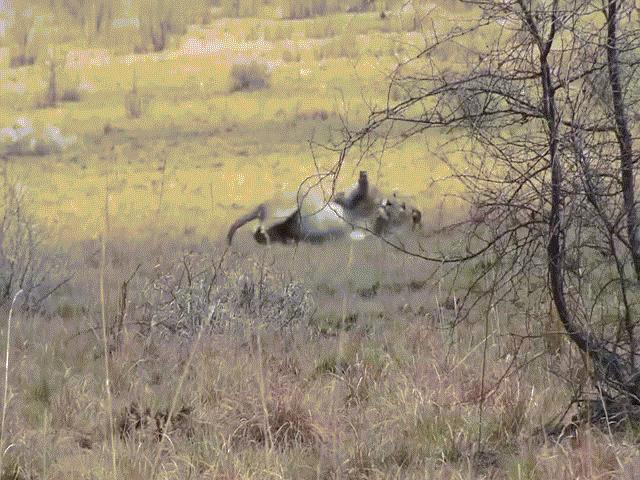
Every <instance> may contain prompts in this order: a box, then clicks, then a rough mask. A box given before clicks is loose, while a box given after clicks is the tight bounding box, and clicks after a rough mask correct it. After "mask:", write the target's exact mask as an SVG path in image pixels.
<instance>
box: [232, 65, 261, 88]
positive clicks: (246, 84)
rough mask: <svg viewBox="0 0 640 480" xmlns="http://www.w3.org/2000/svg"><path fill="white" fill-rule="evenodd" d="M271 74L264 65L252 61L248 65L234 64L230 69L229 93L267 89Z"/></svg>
mask: <svg viewBox="0 0 640 480" xmlns="http://www.w3.org/2000/svg"><path fill="white" fill-rule="evenodd" d="M270 79H271V72H269V69H268V67H267V66H266V65H264V64H262V63H258V62H257V61H256V60H252V61H251V62H248V63H234V64H233V66H232V67H231V91H232V92H242V91H251V90H259V89H261V88H268V87H269V85H270Z"/></svg>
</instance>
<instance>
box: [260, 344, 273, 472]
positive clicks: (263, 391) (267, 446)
mask: <svg viewBox="0 0 640 480" xmlns="http://www.w3.org/2000/svg"><path fill="white" fill-rule="evenodd" d="M257 344H258V361H259V364H258V366H259V369H260V371H259V372H258V387H259V388H260V402H261V403H262V413H263V415H264V428H265V430H266V431H267V438H268V439H269V441H268V442H267V441H265V442H264V455H265V462H266V461H268V460H269V452H270V451H271V449H272V448H273V434H272V432H271V425H270V424H269V408H268V407H267V382H266V378H265V373H264V362H263V354H262V340H261V338H260V333H259V332H258V338H257Z"/></svg>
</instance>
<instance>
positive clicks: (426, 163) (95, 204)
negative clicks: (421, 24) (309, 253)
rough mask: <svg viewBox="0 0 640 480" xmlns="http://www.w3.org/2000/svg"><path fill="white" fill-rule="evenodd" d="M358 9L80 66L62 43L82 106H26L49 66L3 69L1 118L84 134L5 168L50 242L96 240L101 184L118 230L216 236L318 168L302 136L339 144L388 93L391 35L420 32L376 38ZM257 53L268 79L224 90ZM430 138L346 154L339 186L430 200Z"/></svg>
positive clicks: (226, 23)
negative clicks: (54, 231)
mask: <svg viewBox="0 0 640 480" xmlns="http://www.w3.org/2000/svg"><path fill="white" fill-rule="evenodd" d="M361 17H362V18H360V17H357V16H355V17H354V16H353V15H351V16H348V17H344V18H343V17H336V18H333V17H330V18H320V19H313V20H308V21H281V24H278V25H277V26H275V24H276V22H275V21H266V20H263V21H258V20H255V19H240V20H233V19H229V20H217V21H215V23H214V24H212V25H208V26H198V27H194V28H192V29H191V30H190V32H189V33H188V34H187V35H186V36H185V37H184V38H182V39H181V40H180V46H178V47H177V49H176V50H172V51H167V52H164V53H159V54H149V55H116V54H112V53H109V52H108V51H106V50H100V49H98V50H94V51H93V53H92V54H90V55H85V57H83V58H84V59H85V61H84V62H78V61H75V62H74V61H73V59H74V58H75V57H74V54H73V52H74V51H75V50H74V49H72V48H70V47H67V48H66V50H69V51H71V53H67V54H66V56H65V55H62V54H59V56H60V58H63V59H66V64H67V65H66V66H65V67H64V68H61V69H60V72H59V74H58V77H59V78H58V83H59V84H60V85H62V88H64V86H65V85H70V86H72V87H73V88H76V89H78V88H79V89H80V97H81V100H80V101H79V102H69V103H59V104H58V105H57V106H56V107H54V108H41V109H36V108H34V105H36V104H37V103H38V101H39V100H41V99H42V97H43V96H44V92H45V91H46V89H47V78H48V69H47V68H46V66H45V65H35V66H32V67H23V68H20V69H17V70H14V69H11V70H9V69H3V70H2V79H1V82H0V118H2V119H3V125H2V126H10V125H12V123H13V121H15V119H17V118H20V117H27V118H29V119H31V120H32V121H33V122H34V126H35V128H36V129H38V128H42V127H43V126H45V125H48V124H52V125H55V126H58V127H59V128H60V129H61V130H62V132H63V133H64V134H73V135H77V136H78V137H79V139H80V142H79V144H78V145H77V146H76V147H74V148H72V149H70V150H68V151H66V152H64V153H62V154H54V155H49V156H45V157H29V156H22V157H11V158H9V159H8V160H7V162H6V165H7V168H8V170H9V175H10V176H11V177H15V179H16V180H17V181H19V182H20V183H22V184H24V185H25V186H26V187H28V189H29V195H30V197H31V198H32V201H33V206H34V210H35V212H36V214H37V216H38V217H39V218H40V219H41V220H43V221H45V222H46V223H47V224H49V225H50V226H53V227H56V228H59V237H58V238H59V240H64V239H67V240H68V239H74V240H77V239H82V238H84V237H86V236H87V235H89V236H91V235H92V234H93V235H95V233H96V231H97V229H98V227H99V225H100V222H101V221H100V218H101V216H102V215H101V211H102V208H103V205H104V197H105V195H106V190H107V189H108V190H109V194H110V201H111V202H112V203H111V204H110V207H111V209H112V214H113V221H114V222H116V224H118V225H121V226H128V227H134V230H135V227H136V226H142V227H143V228H146V225H145V223H149V222H150V223H156V222H157V220H158V218H157V213H158V211H159V212H160V213H161V215H162V217H163V220H164V221H166V222H167V224H168V225H173V226H174V227H175V228H176V229H177V230H181V229H183V228H186V229H188V230H194V229H196V230H198V231H199V232H200V233H206V234H207V235H208V236H211V232H212V231H213V232H215V231H220V230H221V228H222V227H224V226H225V225H226V224H228V223H229V220H230V219H231V218H232V217H233V216H235V215H237V213H238V211H239V210H241V209H247V208H248V207H249V206H251V205H253V204H255V203H257V202H259V201H261V200H264V199H267V198H269V197H270V196H272V195H273V194H274V192H277V191H280V190H291V189H294V188H296V186H297V184H298V183H299V182H300V181H301V180H303V179H304V178H305V177H307V176H309V175H312V174H314V173H315V172H316V167H315V165H314V158H313V156H314V155H313V154H312V151H311V149H310V147H309V141H310V140H312V139H313V140H314V141H316V142H318V143H320V144H323V143H326V142H327V141H329V140H330V139H331V138H336V139H339V138H340V137H339V135H340V128H341V127H342V118H343V117H344V116H346V115H348V117H347V118H348V120H349V121H350V122H351V124H352V125H357V124H358V123H360V122H362V121H363V120H364V119H365V118H366V115H367V112H368V108H367V104H366V103H365V102H369V103H370V104H377V105H382V104H383V102H384V101H385V99H386V91H385V90H384V89H380V88H378V87H379V86H380V85H381V84H382V83H383V82H384V79H385V76H386V74H387V73H388V72H389V71H390V69H391V68H392V67H393V66H394V65H395V62H396V60H395V57H394V55H398V51H400V52H402V51H403V49H404V50H407V47H403V46H400V47H399V46H398V45H401V43H400V42H399V39H401V37H402V35H407V36H409V37H415V38H416V40H413V41H414V42H417V43H418V44H419V43H420V42H419V41H418V39H419V38H420V35H419V34H418V33H417V32H408V33H406V34H402V33H398V32H390V33H388V32H381V31H379V30H375V29H374V28H375V27H376V26H377V27H380V25H378V24H380V23H382V22H383V21H382V20H380V19H379V18H378V17H377V16H373V17H372V16H371V15H370V14H366V15H362V16H361ZM399 21H400V20H398V22H399ZM326 25H331V26H332V27H331V30H329V31H327V32H324V33H322V32H321V33H322V34H323V35H324V34H327V35H333V36H332V37H331V38H320V39H319V38H310V37H309V32H311V31H315V30H317V29H319V30H322V31H323V28H325V27H326ZM356 26H357V28H355V27H356ZM274 28H282V29H284V32H285V33H284V34H283V35H285V34H286V36H285V38H282V39H274V41H272V42H270V41H267V40H260V39H262V38H269V35H270V34H269V30H270V29H274ZM369 28H371V29H373V30H372V31H371V32H369V34H367V29H369ZM252 32H253V33H252ZM321 33H316V35H320V34H321ZM276 37H277V35H276ZM420 41H422V42H423V43H424V41H423V40H420ZM408 53H409V52H408V51H407V52H406V53H400V55H407V54H408ZM254 56H257V58H258V59H259V60H262V61H265V62H268V65H269V68H270V69H271V70H272V73H271V80H270V82H271V86H270V87H269V88H267V89H262V90H257V91H254V92H233V93H231V92H230V70H231V67H232V65H233V63H234V62H238V61H245V60H246V59H248V58H253V57H254ZM356 56H357V58H356ZM92 63H93V64H92ZM96 63H97V65H95V64H96ZM134 82H135V84H136V87H137V92H138V97H139V98H140V102H141V104H142V106H143V112H142V114H141V116H140V118H136V119H132V118H128V116H127V112H126V109H125V99H126V97H127V95H128V94H129V92H130V90H131V89H132V86H133V84H134ZM18 92H21V93H18ZM425 142H426V143H428V139H425V138H421V139H419V140H416V141H415V142H413V143H408V144H407V145H405V146H404V147H402V148H401V149H397V150H395V151H390V152H389V154H388V157H387V158H386V159H385V161H384V163H383V165H382V168H381V169H378V162H377V161H376V160H375V159H369V160H367V159H365V160H364V162H363V163H362V164H361V165H360V166H358V167H356V166H355V164H354V162H355V160H357V159H356V158H355V156H354V158H353V159H351V160H350V162H349V163H348V165H347V167H349V168H348V169H347V170H345V174H344V175H343V176H342V177H341V179H340V187H344V186H345V185H347V184H350V183H351V182H353V179H354V173H357V171H358V170H359V169H361V168H364V169H367V170H370V171H371V172H374V171H375V172H376V177H375V179H376V182H377V183H378V184H379V186H380V187H382V188H383V189H385V190H388V191H391V190H392V189H400V190H402V191H404V192H405V193H407V194H408V195H410V196H412V197H413V199H412V200H413V201H414V203H416V204H417V205H419V206H420V207H421V208H432V207H433V206H434V202H435V197H436V196H437V192H434V191H428V189H427V188H426V186H428V185H429V184H430V183H431V181H432V179H434V178H438V177H442V176H443V175H444V174H446V169H444V168H443V167H442V166H441V165H439V164H438V162H437V161H436V160H435V159H431V158H427V154H426V153H425V151H424V149H423V148H422V147H423V145H424V143H425ZM315 154H316V155H317V158H316V159H315V161H317V162H318V164H319V165H320V167H321V168H322V167H325V166H329V165H332V164H333V163H334V162H335V161H336V159H337V155H336V154H328V153H327V152H326V151H324V150H322V149H316V151H315ZM409 172H411V173H410V174H408V173H409Z"/></svg>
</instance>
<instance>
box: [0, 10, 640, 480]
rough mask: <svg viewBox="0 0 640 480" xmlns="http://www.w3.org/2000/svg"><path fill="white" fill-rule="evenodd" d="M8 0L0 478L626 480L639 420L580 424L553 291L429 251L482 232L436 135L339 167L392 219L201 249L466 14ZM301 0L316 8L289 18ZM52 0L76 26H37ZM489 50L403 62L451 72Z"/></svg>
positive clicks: (288, 179) (0, 109)
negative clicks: (380, 226)
mask: <svg viewBox="0 0 640 480" xmlns="http://www.w3.org/2000/svg"><path fill="white" fill-rule="evenodd" d="M22 3H23V2H20V1H18V2H13V3H12V2H11V1H9V2H7V3H4V4H3V2H0V7H2V6H3V5H4V8H2V9H0V13H2V12H3V11H4V12H5V13H4V15H5V16H4V17H3V16H1V15H0V40H1V43H0V129H2V130H0V155H1V157H0V161H1V165H0V168H1V177H2V178H1V179H0V182H1V185H2V189H1V191H2V195H0V205H1V206H2V207H1V210H0V211H1V212H2V222H1V223H0V235H1V236H0V300H1V301H2V303H1V304H0V306H1V308H0V312H1V313H0V345H1V347H0V353H1V354H2V355H1V359H2V369H1V370H2V372H3V374H4V375H2V376H1V377H2V381H1V382H0V383H1V388H0V405H1V409H2V410H1V411H2V417H1V426H0V480H27V479H51V480H54V479H60V480H63V479H78V480H80V479H87V480H88V479H123V480H138V479H139V480H147V479H152V480H155V479H176V480H177V479H211V480H214V479H216V480H223V479H224V480H232V479H238V480H240V479H243V480H244V479H255V480H263V479H292V480H303V479H476V478H487V479H514V480H515V479H522V480H524V479H528V480H533V479H545V480H550V479H578V478H579V479H596V478H597V479H613V478H625V479H637V478H640V451H639V449H638V442H640V429H639V428H638V425H637V423H633V422H628V423H620V424H616V425H615V426H612V424H610V423H606V426H603V424H602V423H598V421H597V420H599V417H597V415H594V416H593V418H594V422H593V423H594V424H593V425H592V424H590V423H589V422H588V421H587V422H584V421H582V419H583V418H585V417H589V415H590V410H589V412H587V413H586V414H585V413H584V410H583V404H580V405H578V402H577V399H578V398H582V397H581V395H582V394H583V392H585V391H587V390H589V391H590V392H591V391H599V392H600V394H601V396H602V395H603V394H602V390H598V389H597V388H596V387H594V385H596V384H597V382H596V380H595V374H594V373H593V372H594V367H593V365H592V364H591V363H590V362H591V360H590V359H589V358H587V357H588V355H585V354H584V353H581V352H580V351H579V349H578V348H577V347H576V346H575V345H574V344H572V343H571V342H570V340H569V339H568V338H567V335H566V332H565V330H564V329H563V324H562V323H561V321H560V320H559V318H558V315H557V313H556V311H555V310H554V307H553V305H552V304H551V302H550V299H549V297H548V296H546V295H544V294H541V293H540V291H539V290H535V289H532V288H531V286H530V284H529V283H527V284H526V285H525V283H524V282H523V283H518V281H517V280H514V279H513V278H512V277H509V275H506V276H505V278H507V277H508V280H506V281H509V282H511V283H512V284H516V286H515V287H513V288H512V289H510V290H507V291H506V293H505V292H504V291H500V290H499V289H498V288H494V289H493V290H492V285H494V283H492V282H495V283H496V284H497V280H496V278H497V277H498V274H494V273H492V274H491V275H488V274H486V273H485V271H488V270H490V268H489V267H488V266H487V265H488V262H489V261H488V260H487V259H486V258H485V257H482V258H477V259H476V258H474V259H473V261H472V262H471V263H468V264H463V265H458V264H453V263H452V262H450V261H449V260H450V259H449V256H452V257H454V256H455V255H454V254H453V253H452V252H456V253H458V252H461V251H462V252H466V251H468V250H470V249H471V247H472V246H475V243H473V242H477V241H478V239H480V240H482V238H483V231H481V230H478V231H477V237H474V238H473V239H472V240H469V241H468V243H467V240H466V239H465V238H463V237H462V236H461V235H460V234H459V233H458V231H457V230H455V229H450V228H445V227H446V226H447V225H450V224H456V225H457V224H458V222H460V223H463V222H465V221H466V220H468V219H469V217H470V216H471V217H472V218H471V224H472V225H475V223H473V222H476V223H479V222H477V221H476V220H475V219H474V218H473V212H472V211H471V210H470V209H469V205H468V197H467V200H465V201H464V202H463V201H462V200H461V199H460V196H461V195H464V194H465V193H467V192H466V191H465V187H466V186H468V185H469V183H465V180H467V182H469V180H468V179H465V178H464V176H463V175H462V176H461V173H460V172H462V173H463V174H466V173H467V172H471V170H467V169H466V167H465V162H466V161H467V158H468V157H469V156H472V155H473V154H474V152H475V151H474V150H473V147H472V146H470V144H469V145H467V144H466V143H465V141H464V138H463V137H462V138H461V135H459V132H460V130H459V129H458V130H456V128H453V127H452V128H451V129H450V130H447V129H446V128H444V129H437V130H435V129H434V130H425V131H420V132H418V133H412V134H411V135H407V136H406V138H403V139H402V142H398V144H394V142H392V141H391V140H390V141H389V144H388V145H387V144H385V145H384V148H383V149H373V148H371V149H367V148H366V145H365V143H366V142H365V141H363V142H361V143H359V144H358V143H356V144H354V146H353V148H352V149H351V150H349V152H348V154H347V155H346V157H345V159H344V162H343V163H341V164H340V171H339V175H338V176H337V177H336V190H345V189H347V188H349V186H350V185H352V184H353V183H354V182H355V181H356V180H357V179H358V173H359V172H360V171H361V170H366V171H367V172H368V175H369V180H370V182H371V183H372V184H374V185H375V186H376V187H377V188H378V189H379V190H380V191H382V192H384V193H385V194H386V195H388V196H391V195H392V194H393V192H397V193H398V195H399V198H401V199H402V200H403V201H406V202H407V204H410V205H413V206H415V207H416V208H418V209H420V210H421V212H422V225H421V229H419V230H418V231H416V232H414V231H411V232H408V233H406V234H404V235H400V234H399V235H398V236H394V237H392V238H391V241H388V240H384V239H380V238H377V237H376V236H374V235H368V236H366V237H365V238H364V239H363V240H360V241H353V240H351V239H349V238H346V239H340V240H336V241H334V242H328V243H326V244H322V245H312V244H307V243H305V242H301V243H300V244H296V245H277V244H273V245H266V246H265V245H259V244H258V243H256V242H255V241H254V239H253V238H252V236H251V231H252V230H251V228H252V227H251V226H246V227H243V228H241V229H240V230H239V231H238V234H237V235H236V237H235V238H234V242H233V244H232V245H230V246H229V245H227V244H226V242H225V235H226V234H227V229H228V228H229V225H230V224H231V223H232V222H233V221H234V220H235V219H237V218H238V217H239V216H240V215H242V214H245V213H247V212H248V211H250V210H251V209H252V208H254V207H255V206H256V205H258V204H259V203H260V202H263V201H265V200H268V199H269V198H272V197H274V195H277V194H279V193H282V192H291V191H296V190H297V189H298V187H299V186H300V184H301V183H302V182H303V181H304V180H305V179H307V178H309V177H314V176H315V175H318V174H324V173H326V172H328V171H332V170H333V169H335V168H336V165H337V164H338V162H339V155H340V148H341V145H343V144H342V143H341V142H344V141H345V136H344V135H345V133H346V132H347V131H349V132H351V131H357V129H358V128H360V127H361V126H363V125H366V124H367V122H368V121H369V120H370V117H369V114H370V113H371V110H372V109H379V108H381V107H384V106H385V105H387V104H394V103H396V102H403V101H408V100H407V99H412V98H414V96H415V95H417V93H416V92H417V90H411V89H405V90H403V89H402V88H400V87H398V86H397V85H392V86H391V87H390V86H389V81H390V79H391V78H395V77H394V75H399V74H402V75H405V76H407V77H411V76H412V75H419V74H420V71H419V70H412V68H414V67H412V64H410V62H409V59H411V58H413V57H415V56H416V55H419V53H420V52H421V51H423V50H424V49H428V48H429V45H431V44H433V43H437V42H438V41H440V40H439V39H440V37H441V36H443V35H446V33H447V32H449V31H451V29H456V28H462V27H464V26H466V25H468V24H469V25H470V24H471V22H473V21H474V19H475V18H476V17H477V16H478V10H476V7H474V6H470V5H467V4H457V3H455V2H453V1H450V0H436V1H435V2H433V3H427V2H421V1H416V2H359V5H360V7H361V8H360V7H358V8H351V7H350V8H348V9H347V8H346V7H342V6H341V3H340V2H337V3H336V2H331V1H325V2H295V1H290V2H288V3H287V2H283V4H286V5H288V6H289V10H287V9H284V10H282V9H281V8H280V7H279V6H278V5H280V2H229V1H222V2H220V1H218V2H216V1H213V2H204V1H203V2H193V5H195V4H196V3H197V4H198V5H200V4H203V5H205V7H203V9H202V10H201V13H200V14H199V15H200V16H198V17H197V18H196V17H195V16H194V17H192V18H191V17H189V18H188V19H184V25H183V26H182V28H180V29H178V28H177V27H167V32H165V30H164V27H161V32H165V33H166V34H167V35H168V36H167V38H166V39H165V37H164V35H165V33H162V35H161V39H162V43H161V44H158V42H159V41H160V40H159V39H158V38H157V36H155V34H154V33H153V30H151V31H152V35H151V37H150V39H147V40H144V38H146V37H140V36H139V34H138V27H140V29H142V28H143V27H142V26H144V25H146V24H145V23H144V22H145V20H144V19H143V15H144V12H145V11H146V10H145V7H144V5H147V6H148V12H150V13H149V15H150V17H153V14H154V12H160V11H162V12H165V11H168V10H166V9H167V8H170V7H168V6H167V5H169V2H162V1H157V0H153V1H148V2H147V3H145V2H136V1H129V2H117V1H111V2H109V1H102V2H73V1H71V0H69V1H61V2H53V1H52V2H35V3H34V5H36V4H37V6H34V7H33V8H34V9H35V10H34V11H32V10H29V8H31V7H29V6H27V7H24V8H23V7H21V5H22ZM245 3H246V4H247V5H249V4H250V8H249V6H247V7H246V8H247V10H246V11H245V10H242V9H243V8H245V7H243V5H245ZM316 3H317V4H322V5H323V6H324V7H323V8H325V9H331V8H334V9H335V11H326V12H323V11H320V10H318V11H316V10H313V11H311V10H305V9H304V8H302V7H300V8H302V9H301V10H297V9H296V8H298V7H296V5H303V4H304V5H307V4H309V5H316ZM351 3H354V4H355V3H357V2H351ZM351 3H350V5H351ZM27 4H28V2H27ZM54 4H55V5H57V7H56V8H57V9H58V10H56V9H54V10H52V11H49V10H47V9H48V8H49V6H50V5H54ZM58 4H59V5H58ZM76 4H77V5H85V4H86V5H89V4H91V5H93V7H92V8H93V10H91V12H92V13H91V14H90V15H89V14H86V12H85V13H83V15H89V20H87V18H86V16H85V17H82V21H81V22H80V21H78V22H76V21H75V20H74V19H76V17H75V16H73V15H72V14H71V13H65V15H67V16H65V17H63V16H59V15H61V14H60V11H64V12H67V11H68V12H72V11H73V12H76V13H78V12H79V11H80V10H78V9H80V7H78V8H77V9H76V10H73V9H72V8H71V7H70V6H73V5H76ZM138 4H140V5H142V7H141V10H140V11H137V10H136V11H135V12H133V11H132V10H131V9H133V7H132V5H138ZM334 4H335V5H334ZM7 5H9V6H10V7H7ZM86 5H85V6H86ZM100 5H102V6H104V5H110V6H111V7H109V8H112V9H113V11H112V13H111V16H109V17H108V19H109V21H110V22H111V23H110V25H111V26H110V27H109V29H108V30H104V29H105V27H104V26H103V27H100V25H103V24H102V23H101V22H103V21H102V20H100V22H98V21H97V19H98V18H99V16H97V13H96V12H97V10H96V9H98V6H100ZM114 5H116V6H115V7H114ZM125 5H128V7H125ZM175 5H176V6H177V7H176V8H181V9H183V10H182V11H184V12H186V11H187V10H188V9H187V8H186V7H185V5H189V2H186V3H185V1H182V0H177V1H176V2H175ZM345 5H346V3H345ZM11 6H12V7H11ZM258 6H261V7H260V8H259V7H258ZM294 7H295V8H294ZM7 8H14V11H13V12H12V13H9V14H7V12H10V10H8V9H7ZM74 8H75V7H74ZM82 8H84V7H82ZM105 8H106V7H105ZM305 8H306V7H305ZM309 8H311V7H309ZM314 8H315V7H314ZM65 9H67V10H65ZM347 10H349V11H347ZM101 11H102V10H100V12H101ZM109 11H110V12H111V10H109ZM82 12H84V10H82ZM114 12H115V13H114ZM132 12H133V13H132ZM140 12H142V13H140ZM199 12H200V11H199ZM21 15H22V16H23V17H24V18H26V19H28V20H29V22H32V23H28V22H27V23H28V27H27V28H26V30H25V31H26V32H27V36H26V37H25V36H24V35H23V36H20V35H14V30H12V29H17V28H18V26H19V22H18V21H19V20H20V18H22V17H21ZM74 15H75V14H74ZM91 15H94V16H91ZM138 16H139V17H138ZM3 18H5V19H6V20H5V21H3ZM62 18H64V21H63V20H61V19H62ZM78 18H80V17H78ZM167 18H169V19H171V17H167ZM185 18H186V14H185ZM23 20H24V19H23ZM171 20H172V21H173V19H171ZM24 21H26V20H24ZM12 22H13V23H12ZM17 22H18V23H17ZM92 22H93V23H92ZM167 22H168V21H167ZM167 22H165V23H164V25H169V23H167ZM3 25H4V26H3ZM160 25H163V23H162V22H160ZM22 28H23V29H24V28H25V27H24V26H23V27H22ZM101 28H102V29H103V30H101ZM91 29H94V30H91ZM172 29H174V30H175V32H174V31H172ZM16 31H17V30H16ZM105 31H106V33H104V32H105ZM2 32H4V35H2ZM18 33H19V31H18ZM20 38H29V40H25V41H24V45H23V46H22V47H21V46H20V45H21V44H20V40H19V39H20ZM140 38H143V40H140ZM497 38H501V37H500V36H499V35H498V34H497V30H495V31H494V30H491V29H489V30H488V31H487V30H485V31H481V30H480V29H478V31H477V32H476V31H473V32H472V33H471V34H470V35H469V36H468V37H466V38H465V39H464V41H463V40H461V41H460V42H459V43H458V44H457V47H456V48H454V49H452V50H437V51H434V52H432V54H430V56H428V59H427V60H421V61H424V62H425V64H428V63H429V62H434V63H436V64H439V65H445V66H446V67H447V69H448V70H449V71H450V72H453V73H455V72H458V71H462V70H463V69H464V68H466V60H465V59H464V56H463V52H465V51H466V49H467V48H469V47H470V45H472V44H473V45H475V44H490V43H491V42H493V41H497V40H496V39H497ZM16 39H18V41H17V40H16ZM145 41H146V43H145ZM165 42H166V43H165ZM16 45H18V46H16ZM23 47H24V48H23ZM160 47H161V48H160ZM16 52H18V54H16ZM32 53H33V56H34V58H33V59H32V60H29V58H30V55H32ZM420 58H422V57H420ZM398 65H402V66H401V67H398ZM423 65H424V64H423ZM394 72H395V73H394ZM453 73H451V74H452V75H453ZM437 105H438V104H437V100H436V99H435V97H434V98H431V97H429V98H426V99H424V101H422V102H421V103H420V104H419V105H418V106H416V107H414V108H424V109H431V108H435V107H436V106H437ZM454 113H455V112H454ZM394 128H397V129H400V132H402V129H403V128H406V129H407V131H409V127H407V126H406V125H405V124H404V123H403V122H402V121H400V122H398V125H396V126H394ZM474 128H476V127H475V125H474ZM389 131H391V130H389ZM394 132H396V131H395V130H394ZM450 134H451V135H452V136H451V137H449V136H448V135H450ZM399 136H400V137H401V136H402V133H400V135H399ZM381 137H382V136H381ZM357 147H358V148H357ZM454 171H455V172H454ZM496 171H500V170H499V169H498V170H496ZM454 173H456V174H457V175H458V176H457V177H456V178H454V177H453V174H454ZM469 175H470V176H471V173H469ZM474 178H475V177H474ZM332 179H333V177H331V178H329V179H328V180H327V181H328V182H330V181H331V180H332ZM461 179H462V180H461ZM497 190H500V187H497ZM505 191H506V189H505ZM496 203H498V202H496ZM403 208H404V207H403ZM532 210H535V208H534V207H532ZM540 210H543V208H542V207H540ZM530 215H531V218H533V213H531V214H530ZM465 249H466V250H465ZM401 250H409V251H410V252H418V253H417V254H415V255H413V256H412V255H410V254H407V253H404V252H402V251H401ZM437 258H444V259H445V260H443V261H440V262H438V261H436V260H437ZM506 258H507V256H506V255H505V257H504V260H505V263H506V261H507V260H506ZM499 261H500V259H498V260H497V261H496V262H499ZM513 268H514V269H515V268H516V265H515V263H514V266H513ZM518 268H520V266H519V265H518ZM538 269H539V265H538V264H535V265H534V266H532V267H531V272H532V273H531V275H532V277H533V275H534V273H535V275H538V272H539V270H538ZM522 270H524V271H525V272H526V268H525V267H522ZM492 275H493V276H492ZM540 277H541V278H538V277H536V278H535V280H531V283H532V284H533V283H535V282H538V283H537V284H535V285H536V288H544V286H545V285H546V284H547V277H546V276H545V275H544V274H543V275H541V276H540ZM514 278H515V277H514ZM506 281H505V282H506ZM527 288H530V290H527V291H526V292H525V293H523V291H524V290H525V289H527ZM487 291H490V292H491V295H490V296H489V297H487V296H486V295H485V293H486V292H487ZM500 295H502V297H500V298H498V297H499V296H500ZM523 318H524V320H523ZM620 335H621V334H620ZM630 336H631V334H630ZM632 352H633V350H632ZM632 355H635V354H633V353H632ZM590 398H591V397H590ZM602 404H603V405H604V404H605V401H604V400H602ZM589 405H597V402H595V403H593V404H589ZM593 408H596V407H593ZM596 417H597V418H596Z"/></svg>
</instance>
